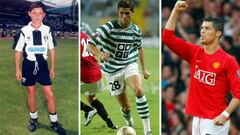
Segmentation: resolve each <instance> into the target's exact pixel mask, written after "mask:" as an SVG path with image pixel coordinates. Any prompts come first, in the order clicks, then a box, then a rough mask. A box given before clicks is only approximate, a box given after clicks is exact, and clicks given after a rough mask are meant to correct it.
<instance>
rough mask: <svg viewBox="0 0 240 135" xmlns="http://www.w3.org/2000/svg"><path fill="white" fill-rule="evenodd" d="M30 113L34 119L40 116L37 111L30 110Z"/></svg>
mask: <svg viewBox="0 0 240 135" xmlns="http://www.w3.org/2000/svg"><path fill="white" fill-rule="evenodd" d="M29 114H30V118H32V119H37V118H38V114H37V111H36V112H34V113H32V112H30V113H29Z"/></svg>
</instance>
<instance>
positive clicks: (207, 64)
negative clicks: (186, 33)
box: [162, 1, 240, 135]
mask: <svg viewBox="0 0 240 135" xmlns="http://www.w3.org/2000/svg"><path fill="white" fill-rule="evenodd" d="M187 7H188V5H187V3H186V2H185V1H177V2H176V4H175V7H174V8H173V10H172V13H171V15H170V18H169V20H168V22H167V24H166V26H165V29H164V31H163V37H162V40H163V42H164V43H165V44H166V45H167V46H168V47H169V48H170V49H171V50H172V51H173V52H175V53H176V54H177V55H178V56H179V57H181V58H183V59H184V60H186V61H187V62H188V63H189V64H190V66H191V68H190V70H191V81H190V87H189V92H188V99H187V103H186V108H185V112H186V114H189V115H192V116H193V124H192V134H193V135H227V134H228V131H229V125H230V120H229V116H230V114H231V113H232V112H233V111H234V110H235V109H236V108H237V107H238V106H239V99H240V69H239V66H238V64H237V62H236V60H235V59H234V58H233V57H231V56H230V55H228V54H227V53H226V52H225V51H223V49H221V48H220V45H219V39H220V37H221V36H222V34H223V21H222V20H221V19H220V18H219V17H213V16H207V17H205V18H204V19H203V23H202V26H201V38H200V41H201V43H202V44H203V46H199V45H195V44H192V43H189V42H186V41H184V40H183V39H180V38H178V37H176V36H175V34H174V31H175V27H176V22H177V18H178V16H179V14H180V13H181V12H182V11H184V10H186V9H187ZM228 92H231V93H232V95H233V98H232V99H231V101H230V103H229V104H228V105H227V99H226V96H227V94H228Z"/></svg>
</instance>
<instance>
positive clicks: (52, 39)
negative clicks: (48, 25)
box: [48, 30, 57, 49]
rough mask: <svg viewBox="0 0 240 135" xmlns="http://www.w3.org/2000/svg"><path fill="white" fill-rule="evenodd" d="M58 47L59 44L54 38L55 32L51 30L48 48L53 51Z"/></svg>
mask: <svg viewBox="0 0 240 135" xmlns="http://www.w3.org/2000/svg"><path fill="white" fill-rule="evenodd" d="M56 45H57V42H56V40H55V38H54V35H53V32H52V31H51V30H49V43H48V48H49V49H53V48H54V47H55V46H56Z"/></svg>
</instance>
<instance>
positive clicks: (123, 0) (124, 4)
mask: <svg viewBox="0 0 240 135" xmlns="http://www.w3.org/2000/svg"><path fill="white" fill-rule="evenodd" d="M119 8H130V10H131V11H132V12H134V2H133V0H120V1H119V2H118V5H117V9H119Z"/></svg>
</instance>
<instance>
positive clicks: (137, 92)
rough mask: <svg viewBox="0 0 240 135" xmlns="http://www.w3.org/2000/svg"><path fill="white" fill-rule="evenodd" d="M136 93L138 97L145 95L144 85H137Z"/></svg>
mask: <svg viewBox="0 0 240 135" xmlns="http://www.w3.org/2000/svg"><path fill="white" fill-rule="evenodd" d="M135 95H136V97H141V96H142V95H143V88H142V87H136V89H135Z"/></svg>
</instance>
